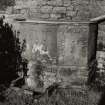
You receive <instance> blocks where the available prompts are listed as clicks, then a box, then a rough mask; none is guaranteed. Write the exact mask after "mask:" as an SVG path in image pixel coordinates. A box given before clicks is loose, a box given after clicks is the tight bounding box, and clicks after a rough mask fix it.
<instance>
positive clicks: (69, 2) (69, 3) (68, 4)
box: [63, 0, 71, 6]
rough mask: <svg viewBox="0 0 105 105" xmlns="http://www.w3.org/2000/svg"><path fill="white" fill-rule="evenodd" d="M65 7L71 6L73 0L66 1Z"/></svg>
mask: <svg viewBox="0 0 105 105" xmlns="http://www.w3.org/2000/svg"><path fill="white" fill-rule="evenodd" d="M63 5H64V6H70V5H71V0H64V4H63Z"/></svg>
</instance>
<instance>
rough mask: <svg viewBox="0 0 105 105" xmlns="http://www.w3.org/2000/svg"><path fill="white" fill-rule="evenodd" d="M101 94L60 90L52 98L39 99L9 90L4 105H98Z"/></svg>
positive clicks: (68, 89) (70, 89)
mask: <svg viewBox="0 0 105 105" xmlns="http://www.w3.org/2000/svg"><path fill="white" fill-rule="evenodd" d="M99 98H100V93H98V92H94V91H92V90H91V91H90V90H88V89H87V88H86V89H82V88H62V87H61V88H58V89H55V90H54V91H53V93H52V95H51V96H48V94H47V93H44V94H43V95H42V97H40V98H39V99H35V97H34V96H33V95H32V94H26V93H24V91H23V90H22V89H19V88H15V89H13V88H9V89H8V90H7V91H6V101H5V103H3V104H2V105H97V102H98V100H99Z"/></svg>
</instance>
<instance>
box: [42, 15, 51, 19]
mask: <svg viewBox="0 0 105 105" xmlns="http://www.w3.org/2000/svg"><path fill="white" fill-rule="evenodd" d="M49 17H50V15H49V14H42V15H41V17H40V18H42V19H48V18H49Z"/></svg>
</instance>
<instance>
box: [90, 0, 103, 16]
mask: <svg viewBox="0 0 105 105" xmlns="http://www.w3.org/2000/svg"><path fill="white" fill-rule="evenodd" d="M90 14H91V16H90V17H91V18H94V17H98V16H100V15H105V0H90Z"/></svg>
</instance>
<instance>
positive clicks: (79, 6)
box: [17, 0, 92, 21]
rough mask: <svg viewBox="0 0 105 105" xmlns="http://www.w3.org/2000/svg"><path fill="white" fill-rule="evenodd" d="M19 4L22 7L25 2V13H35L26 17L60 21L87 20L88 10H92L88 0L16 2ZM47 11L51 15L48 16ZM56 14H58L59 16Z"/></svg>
mask: <svg viewBox="0 0 105 105" xmlns="http://www.w3.org/2000/svg"><path fill="white" fill-rule="evenodd" d="M20 4H21V6H23V7H24V5H26V4H27V6H26V7H27V8H29V11H28V12H27V14H30V12H32V13H35V15H36V16H35V15H30V16H29V15H27V16H29V17H28V18H31V19H37V18H38V19H40V18H41V19H46V18H48V19H49V20H50V19H51V20H60V21H61V20H62V21H65V20H70V21H81V20H85V21H87V20H89V18H90V17H89V16H90V14H89V13H90V10H92V9H91V8H90V7H91V5H92V4H91V3H90V4H89V0H84V1H83V0H36V1H32V2H29V1H27V2H22V3H17V5H18V6H20ZM32 8H34V9H32ZM74 11H77V12H78V14H76V15H74ZM77 12H76V13H77ZM37 13H38V14H40V13H41V14H42V15H43V16H42V15H37ZM48 13H49V15H50V16H51V17H48ZM46 14H47V15H46ZM57 14H59V16H58V15H57ZM52 17H53V18H52Z"/></svg>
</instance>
